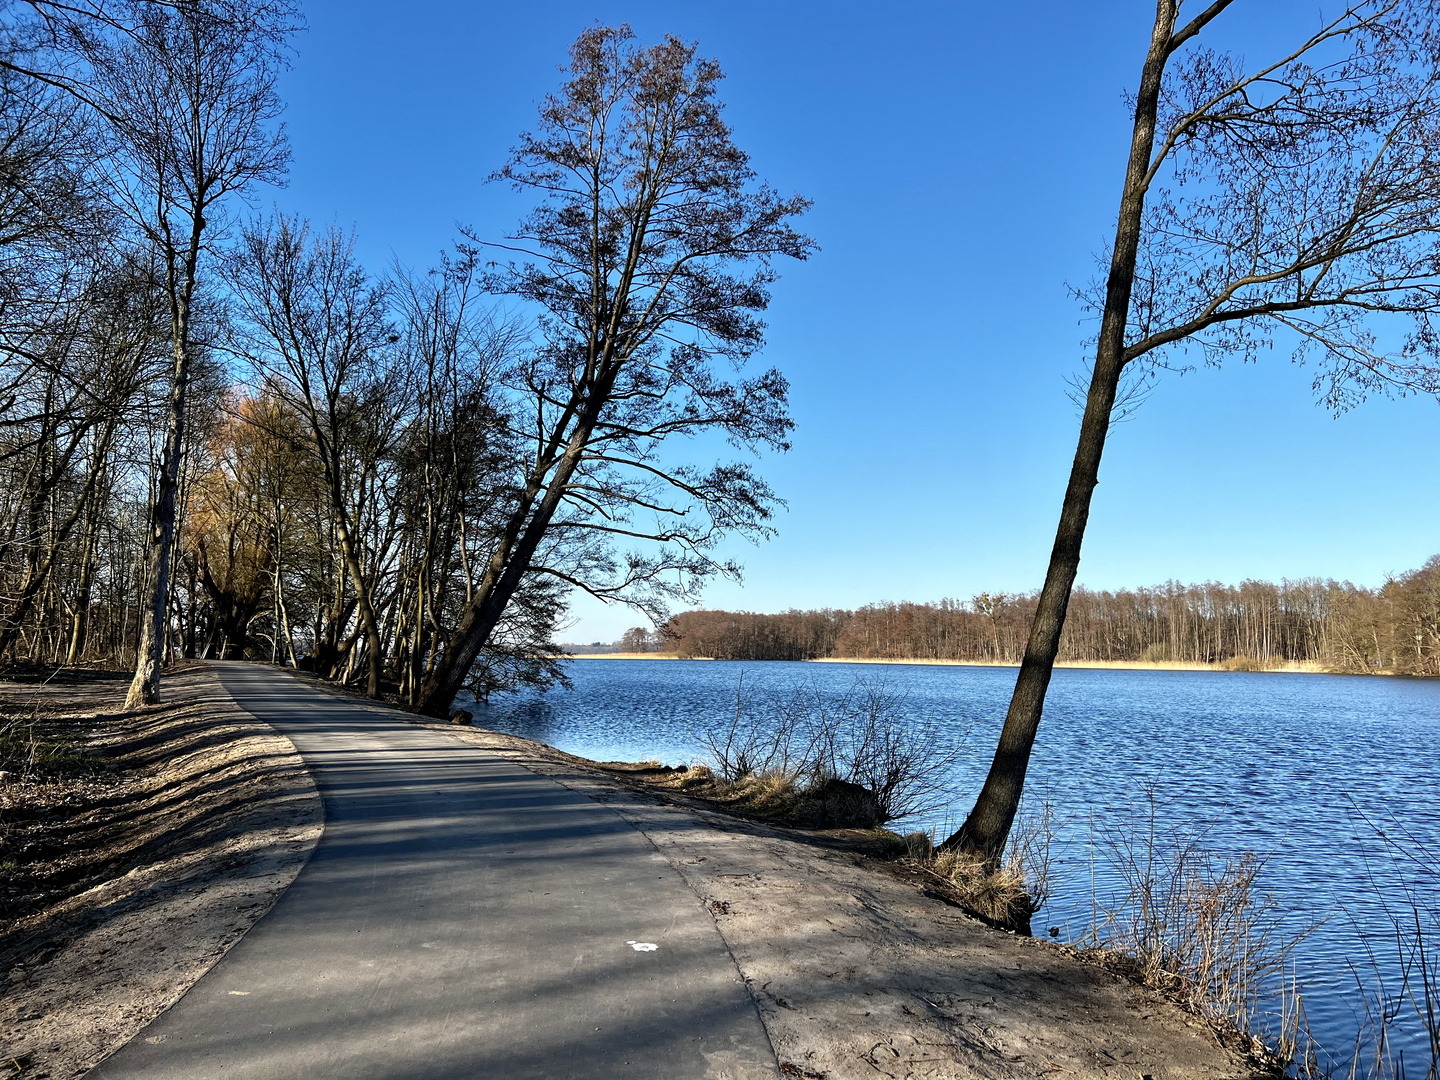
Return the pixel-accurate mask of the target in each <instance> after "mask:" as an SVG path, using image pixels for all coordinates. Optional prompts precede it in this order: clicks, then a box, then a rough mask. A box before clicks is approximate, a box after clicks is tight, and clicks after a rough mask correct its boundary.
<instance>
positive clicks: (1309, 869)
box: [474, 660, 1440, 1057]
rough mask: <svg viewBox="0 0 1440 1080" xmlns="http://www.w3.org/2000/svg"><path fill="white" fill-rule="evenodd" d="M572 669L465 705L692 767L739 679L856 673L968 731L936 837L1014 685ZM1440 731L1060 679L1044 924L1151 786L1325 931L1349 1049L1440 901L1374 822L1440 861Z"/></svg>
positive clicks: (1295, 697) (769, 683)
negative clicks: (1105, 828) (1362, 1012)
mask: <svg viewBox="0 0 1440 1080" xmlns="http://www.w3.org/2000/svg"><path fill="white" fill-rule="evenodd" d="M569 670H570V674H571V676H572V678H573V680H574V684H575V688H574V690H573V691H568V692H567V691H563V690H561V691H552V692H551V693H550V694H547V695H544V696H539V695H529V694H527V695H520V696H517V697H514V698H508V699H500V698H497V699H496V700H495V701H493V702H491V703H489V704H481V705H476V706H474V709H475V721H476V723H478V724H482V725H484V726H486V727H490V728H492V729H495V730H499V731H505V732H509V733H512V734H515V735H522V736H524V737H526V738H530V739H535V740H536V741H539V742H544V743H548V744H549V745H552V746H555V747H558V748H559V749H561V750H565V751H568V752H570V753H573V754H579V755H581V756H583V757H588V758H593V759H597V760H602V761H604V760H630V761H634V760H640V759H645V758H659V759H660V760H662V761H666V762H670V763H681V762H688V761H691V760H695V759H698V758H699V757H700V749H699V744H698V741H697V739H696V732H697V731H698V730H701V729H703V728H706V727H710V726H714V725H718V724H720V723H722V722H724V721H725V720H726V718H727V717H728V715H730V714H731V713H732V712H733V710H734V703H735V689H736V685H737V682H738V681H739V680H740V679H741V677H742V674H743V677H744V679H745V682H746V683H747V684H754V685H758V687H759V688H760V689H761V690H762V692H765V691H768V692H772V693H784V692H786V691H788V690H793V689H794V688H797V687H801V686H806V687H809V688H811V689H812V690H813V691H814V692H816V693H819V694H821V695H831V696H834V697H839V696H840V695H842V694H844V693H845V692H846V691H847V690H849V689H850V688H851V687H852V686H853V685H854V682H855V680H856V679H857V677H858V678H864V679H868V680H873V681H879V682H882V683H883V684H884V685H885V686H886V688H887V690H889V691H890V692H892V693H894V694H897V695H903V697H904V701H905V706H904V707H905V709H906V710H907V712H908V714H909V715H911V716H914V717H915V718H916V719H917V720H924V721H929V722H936V723H939V724H942V725H943V726H944V727H945V728H947V729H948V730H950V731H952V732H954V733H956V734H957V735H961V734H965V735H966V737H965V743H966V745H967V747H968V748H969V751H970V752H969V753H967V754H965V755H962V759H961V761H960V762H959V763H958V764H957V766H956V769H955V774H954V778H953V784H952V790H953V792H954V798H953V800H952V802H951V804H950V805H949V807H948V808H947V809H945V810H942V811H938V812H936V813H934V814H932V815H929V816H927V817H924V818H921V819H918V820H915V821H912V822H906V823H904V824H905V825H906V827H912V828H913V827H919V828H930V829H935V830H936V831H938V832H940V833H941V834H942V835H943V834H945V833H947V832H948V831H949V830H950V829H951V828H952V827H953V826H954V825H955V824H957V823H958V819H959V818H960V817H961V816H963V814H964V813H965V812H966V811H967V810H968V809H969V806H970V803H971V802H972V801H973V799H974V796H975V793H976V791H977V790H978V789H979V785H980V783H981V781H982V780H983V779H984V774H985V770H986V768H988V766H989V758H990V753H991V752H992V750H993V747H994V745H995V738H996V736H997V735H998V732H999V723H1000V720H1001V719H1002V718H1003V716H1004V711H1005V706H1006V704H1007V703H1008V700H1009V694H1010V690H1011V688H1012V686H1013V683H1014V671H1013V669H1006V668H980V667H919V666H913V667H912V666H886V665H872V664H859V665H850V664H844V665H842V664H789V663H768V664H751V665H742V664H738V663H725V662H715V661H661V660H654V661H647V660H637V661H626V660H578V661H575V662H573V663H572V664H571V665H570V669H569ZM966 733H968V734H966ZM1437 735H1440V683H1436V682H1429V681H1419V680H1406V679H1382V678H1364V677H1343V676H1317V675H1286V674H1261V673H1223V674H1217V673H1210V672H1179V671H1084V670H1075V669H1062V670H1059V671H1057V672H1056V673H1055V678H1054V682H1053V683H1052V686H1051V690H1050V696H1049V701H1048V703H1047V705H1046V710H1045V720H1044V723H1043V724H1042V726H1041V729H1040V738H1039V741H1038V743H1037V745H1036V748H1035V756H1034V759H1033V761H1032V765H1031V770H1030V777H1029V781H1028V785H1029V790H1030V791H1031V792H1032V794H1033V793H1043V794H1044V795H1045V796H1046V797H1047V798H1048V799H1049V800H1050V802H1051V803H1052V805H1053V807H1054V809H1055V812H1056V814H1057V815H1058V818H1059V826H1058V836H1057V840H1058V844H1057V846H1056V850H1055V856H1054V867H1053V869H1054V870H1055V872H1056V873H1055V877H1056V881H1055V893H1054V896H1053V897H1052V899H1051V903H1050V905H1049V908H1048V909H1047V910H1046V911H1045V912H1043V913H1041V914H1040V915H1039V916H1037V918H1036V921H1035V925H1036V926H1037V927H1043V926H1048V925H1051V924H1056V925H1060V926H1068V927H1070V929H1071V930H1072V932H1076V933H1078V931H1079V928H1080V927H1083V926H1084V925H1086V924H1087V923H1088V921H1089V919H1090V916H1091V911H1092V908H1091V877H1090V874H1091V843H1092V822H1093V823H1094V824H1095V826H1101V825H1103V824H1104V823H1113V822H1115V821H1116V820H1117V819H1118V818H1119V817H1121V816H1123V815H1125V814H1127V813H1129V812H1130V811H1131V810H1132V808H1134V807H1136V805H1137V803H1138V802H1139V801H1142V800H1143V796H1144V791H1145V789H1146V787H1147V786H1153V787H1154V789H1155V790H1156V791H1157V793H1158V796H1159V799H1160V805H1161V809H1160V814H1161V818H1162V820H1161V822H1160V824H1161V825H1162V826H1174V827H1197V826H1204V827H1206V828H1207V829H1208V834H1207V843H1208V844H1209V845H1210V846H1211V847H1213V848H1214V849H1216V850H1217V851H1218V852H1219V853H1220V854H1221V855H1222V856H1226V855H1231V856H1233V855H1238V854H1240V853H1241V852H1243V851H1246V850H1254V851H1256V852H1259V853H1261V854H1262V855H1266V856H1268V859H1269V861H1268V863H1267V864H1266V867H1265V870H1264V872H1263V877H1262V885H1263V887H1264V888H1265V889H1266V890H1268V891H1271V892H1273V893H1274V894H1275V896H1276V898H1277V900H1279V901H1280V903H1281V905H1282V907H1283V908H1284V909H1285V910H1286V912H1287V919H1288V920H1289V923H1290V925H1292V926H1295V927H1300V926H1303V925H1310V924H1313V923H1315V922H1317V921H1319V920H1322V919H1328V921H1327V922H1325V923H1324V925H1322V926H1321V927H1320V928H1319V929H1318V930H1317V931H1315V933H1313V934H1312V935H1311V936H1310V937H1309V938H1308V939H1307V940H1306V941H1305V942H1303V943H1302V945H1301V947H1300V950H1299V952H1298V954H1297V964H1298V965H1299V969H1300V974H1301V978H1302V983H1303V985H1304V986H1305V988H1306V990H1307V993H1306V1008H1307V1013H1308V1016H1309V1020H1310V1023H1311V1027H1312V1029H1313V1030H1314V1031H1315V1033H1316V1035H1317V1036H1318V1037H1320V1039H1321V1041H1322V1042H1323V1043H1325V1044H1326V1045H1329V1046H1332V1047H1340V1048H1343V1047H1345V1046H1347V1045H1348V1044H1349V1042H1350V1041H1351V1040H1352V1039H1353V1036H1354V1032H1355V1030H1356V1024H1357V1019H1356V1014H1357V1011H1358V1010H1359V1009H1360V1007H1361V1002H1360V1000H1359V996H1360V995H1359V993H1358V992H1357V990H1356V989H1355V978H1354V975H1353V974H1352V973H1351V970H1350V967H1349V964H1350V963H1351V962H1352V961H1354V962H1356V963H1363V962H1364V961H1363V957H1362V952H1363V946H1364V944H1365V943H1366V942H1368V943H1369V944H1370V945H1371V946H1372V947H1373V948H1375V949H1376V951H1377V958H1378V959H1379V960H1380V961H1381V962H1382V963H1389V962H1390V954H1389V953H1386V952H1384V951H1383V950H1384V949H1385V948H1386V944H1387V942H1386V935H1387V933H1391V934H1392V935H1393V931H1390V929H1389V928H1390V923H1389V921H1388V916H1387V913H1386V909H1385V904H1386V903H1387V902H1390V903H1392V904H1393V902H1394V900H1395V898H1396V897H1397V896H1399V895H1400V894H1401V891H1402V890H1403V889H1406V888H1409V889H1414V890H1417V891H1418V892H1419V894H1420V895H1421V896H1423V897H1426V898H1428V899H1431V900H1432V901H1433V900H1434V896H1435V889H1436V878H1435V876H1434V873H1435V867H1434V866H1432V865H1429V864H1426V863H1423V862H1417V861H1414V860H1411V859H1408V858H1406V857H1405V856H1404V855H1402V854H1399V853H1397V852H1396V851H1395V850H1393V849H1392V848H1391V847H1389V846H1388V845H1387V844H1386V843H1385V841H1384V840H1383V839H1381V838H1380V837H1377V836H1376V828H1377V827H1378V828H1379V829H1381V830H1388V831H1391V832H1394V833H1396V834H1397V835H1399V834H1402V833H1403V834H1405V835H1406V837H1407V838H1406V840H1405V844H1406V846H1407V848H1410V849H1411V850H1414V849H1415V845H1416V844H1417V843H1418V844H1419V845H1422V846H1423V847H1425V848H1428V851H1429V853H1430V854H1431V855H1432V856H1433V855H1436V854H1440V791H1437V782H1436V778H1437V776H1440V740H1437ZM1106 888H1113V883H1111V882H1109V881H1107V880H1106V879H1105V877H1104V875H1103V874H1102V875H1101V878H1100V880H1099V882H1098V884H1097V890H1098V891H1100V892H1101V893H1102V895H1103V892H1104V890H1105V889H1106ZM1042 920H1044V921H1042ZM1389 947H1390V948H1391V950H1392V951H1393V940H1392V941H1390V942H1389ZM1411 1037H1415V1033H1411ZM1409 1056H1410V1055H1409V1054H1407V1057H1409Z"/></svg>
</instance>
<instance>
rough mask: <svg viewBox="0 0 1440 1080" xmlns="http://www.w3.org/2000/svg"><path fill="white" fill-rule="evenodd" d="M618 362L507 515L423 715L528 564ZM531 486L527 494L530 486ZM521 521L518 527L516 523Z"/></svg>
mask: <svg viewBox="0 0 1440 1080" xmlns="http://www.w3.org/2000/svg"><path fill="white" fill-rule="evenodd" d="M620 366H621V364H620V362H617V361H611V362H610V363H608V364H606V365H605V366H604V367H603V368H602V369H601V372H600V375H599V377H598V378H597V380H596V383H595V385H594V386H593V388H592V389H591V391H590V393H589V395H588V397H587V399H586V401H585V405H584V407H583V409H582V410H581V411H580V415H579V417H578V419H577V422H576V425H575V430H574V431H573V432H572V433H571V436H570V438H569V439H568V440H567V441H566V444H565V452H564V453H563V454H562V455H561V456H560V460H559V461H558V462H557V463H556V466H555V472H554V474H553V475H552V476H551V477H550V481H549V483H548V484H546V485H545V487H544V494H543V495H542V496H541V498H540V500H539V502H538V504H536V505H535V506H534V509H533V510H532V511H530V512H529V514H528V520H525V521H523V522H521V521H517V519H516V518H512V519H511V520H512V526H511V529H512V531H511V535H512V536H515V537H516V540H515V543H514V544H513V546H511V547H509V549H508V550H507V549H506V547H504V546H502V547H501V548H500V549H498V550H497V551H496V553H495V556H494V558H493V560H492V561H491V565H490V566H489V568H487V570H486V572H485V577H484V579H483V581H482V583H481V587H480V588H479V589H478V590H477V591H476V593H475V595H474V597H473V598H472V599H471V601H470V602H469V603H468V604H467V605H466V607H465V617H464V619H463V620H462V621H461V623H460V627H459V629H458V630H457V631H456V632H455V636H454V638H453V639H452V640H451V642H450V643H449V645H448V646H447V648H446V649H445V655H444V657H443V658H442V659H441V660H440V662H439V663H437V664H436V665H435V667H434V668H433V669H432V670H431V672H430V674H429V675H428V676H427V677H426V679H425V684H424V685H423V686H422V687H421V689H420V700H419V701H418V702H417V703H416V705H415V711H416V712H418V713H421V714H422V715H425V716H435V717H444V716H446V715H447V714H448V713H449V711H450V705H451V703H452V702H453V701H454V700H455V695H456V694H458V693H459V692H460V690H461V688H462V687H464V685H465V680H466V678H468V677H469V674H470V668H471V666H472V665H473V664H474V663H475V658H476V657H477V656H479V655H480V650H481V649H483V648H484V647H485V645H486V643H487V642H489V640H490V635H491V634H493V633H494V632H495V627H496V626H497V625H498V624H499V622H500V619H501V617H502V616H503V615H504V614H505V607H506V605H507V604H509V603H510V599H511V597H513V596H514V595H515V592H516V590H518V589H519V588H520V582H521V581H522V580H523V579H524V577H525V574H526V573H528V572H529V570H530V560H531V559H532V558H534V556H535V552H536V550H537V549H538V548H539V546H540V541H541V540H542V539H543V538H544V536H545V531H546V530H547V529H548V528H549V527H550V520H551V519H552V518H553V517H554V516H555V513H556V511H557V510H559V508H560V501H561V499H563V498H564V496H565V489H566V485H568V484H569V483H570V478H571V477H572V476H573V475H574V473H575V469H576V468H577V467H578V466H579V464H580V457H581V455H582V454H583V453H584V452H585V448H586V446H587V445H589V442H590V436H591V435H592V433H593V432H594V430H595V425H596V424H597V423H598V422H599V419H600V409H601V407H602V405H603V404H604V402H605V401H606V400H608V398H609V395H610V391H611V388H612V387H613V386H614V385H615V380H616V378H617V377H618V376H619V373H620ZM538 487H539V484H538V482H537V483H536V485H535V488H532V489H531V492H532V494H531V495H530V497H531V498H533V497H534V492H535V490H536V488H538ZM526 509H527V508H526V507H525V506H524V505H523V504H522V506H521V507H520V508H519V509H517V511H516V515H517V517H519V518H523V517H525V516H526ZM518 526H523V527H518Z"/></svg>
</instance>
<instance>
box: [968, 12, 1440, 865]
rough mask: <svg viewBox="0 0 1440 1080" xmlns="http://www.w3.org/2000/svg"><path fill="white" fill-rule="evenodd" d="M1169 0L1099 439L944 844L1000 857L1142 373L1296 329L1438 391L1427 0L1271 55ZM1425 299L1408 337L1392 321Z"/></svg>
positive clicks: (1124, 232) (1108, 354)
mask: <svg viewBox="0 0 1440 1080" xmlns="http://www.w3.org/2000/svg"><path fill="white" fill-rule="evenodd" d="M1232 2H1233V0H1215V2H1214V3H1211V4H1209V5H1208V6H1206V7H1205V8H1204V9H1203V10H1201V11H1199V12H1198V13H1196V14H1195V15H1194V17H1193V18H1190V19H1189V20H1188V21H1185V20H1182V18H1181V4H1180V3H1179V2H1177V0H1158V2H1157V4H1156V14H1155V23H1154V27H1153V30H1152V32H1151V36H1150V45H1149V49H1148V51H1147V53H1146V56H1145V62H1144V64H1143V66H1142V68H1141V74H1140V85H1139V89H1138V92H1137V93H1136V95H1135V98H1134V101H1133V107H1134V131H1133V134H1132V137H1131V143H1130V152H1129V160H1128V163H1127V167H1126V173H1125V182H1124V186H1123V188H1122V191H1121V197H1120V207H1119V214H1118V220H1117V223H1116V230H1115V241H1114V246H1113V248H1112V249H1111V251H1110V253H1109V255H1108V260H1107V262H1108V266H1107V268H1106V270H1105V273H1104V278H1103V285H1098V286H1097V287H1096V288H1095V289H1094V290H1093V293H1092V296H1091V303H1092V304H1093V306H1094V308H1095V310H1096V311H1098V313H1099V333H1098V338H1097V340H1096V343H1095V352H1094V361H1093V364H1092V365H1091V373H1090V374H1091V378H1090V383H1089V390H1088V393H1087V395H1086V399H1085V410H1084V416H1083V419H1082V421H1081V428H1080V439H1079V444H1078V446H1077V449H1076V452H1075V460H1074V464H1073V465H1072V467H1071V472H1070V481H1069V485H1068V486H1067V488H1066V491H1065V498H1064V502H1063V504H1062V507H1061V512H1060V524H1059V528H1058V530H1057V532H1056V538H1055V546H1054V549H1053V551H1052V553H1051V556H1050V565H1049V569H1048V571H1047V573H1046V577H1045V583H1044V586H1043V588H1042V590H1041V592H1040V596H1039V600H1038V603H1037V607H1036V612H1035V618H1034V621H1033V623H1032V625H1031V629H1030V636H1029V640H1028V642H1027V645H1026V649H1025V655H1024V658H1023V660H1022V661H1021V667H1020V673H1019V676H1018V678H1017V680H1016V685H1015V692H1014V696H1013V697H1012V699H1011V702H1010V708H1009V711H1008V713H1007V714H1006V717H1005V725H1004V728H1003V730H1002V732H1001V735H1000V741H999V746H998V748H997V749H996V752H995V758H994V761H993V763H992V765H991V768H990V773H989V775H988V777H987V778H986V781H985V785H984V787H983V789H982V791H981V793H980V796H979V798H978V799H977V801H976V803H975V807H974V809H973V810H972V811H971V813H970V815H969V817H968V818H967V819H966V821H965V823H964V824H963V825H962V826H961V828H960V829H959V830H958V831H957V832H956V833H955V835H954V836H952V837H950V838H949V839H948V840H947V841H946V842H945V846H947V847H950V848H958V849H963V850H966V851H969V852H972V853H975V854H977V855H979V856H981V857H983V858H985V859H987V860H989V861H992V862H993V861H998V860H999V858H1000V855H1001V851H1002V849H1003V848H1004V844H1005V840H1006V837H1007V836H1008V834H1009V831H1010V827H1011V824H1012V823H1013V821H1014V817H1015V813H1016V810H1017V807H1018V805H1019V801H1020V795H1021V791H1022V789H1023V786H1024V781H1025V772H1026V768H1027V766H1028V763H1029V759H1030V754H1031V750H1032V748H1033V747H1034V743H1035V736H1036V732H1037V730H1038V728H1039V724H1040V717H1041V711H1042V709H1043V707H1044V703H1045V693H1046V690H1047V688H1048V686H1049V683H1050V675H1051V672H1052V669H1053V667H1054V662H1055V658H1056V654H1057V651H1058V649H1059V646H1060V635H1061V631H1062V629H1063V627H1064V623H1065V614H1066V609H1067V606H1068V604H1069V600H1070V594H1071V590H1072V588H1073V586H1074V582H1075V575H1076V571H1077V569H1078V568H1079V563H1080V546H1081V541H1082V539H1083V537H1084V534H1085V524H1086V521H1087V519H1088V517H1089V513H1090V500H1091V496H1092V494H1093V492H1094V489H1095V485H1096V483H1097V480H1098V476H1099V470H1100V458H1101V453H1102V451H1103V450H1104V446H1105V439H1106V435H1107V433H1108V431H1109V428H1110V425H1111V422H1112V419H1113V416H1114V412H1115V408H1116V401H1117V394H1118V393H1119V391H1120V389H1121V387H1122V380H1123V379H1124V378H1125V377H1126V374H1127V372H1130V373H1132V374H1133V373H1134V372H1137V371H1141V372H1143V371H1144V370H1145V368H1146V367H1147V366H1148V367H1152V368H1153V367H1160V366H1182V365H1183V364H1184V362H1185V361H1184V359H1183V356H1184V351H1185V350H1186V349H1187V348H1188V349H1191V350H1194V351H1195V352H1196V353H1198V354H1199V355H1200V356H1201V357H1202V358H1203V359H1204V360H1206V361H1208V362H1217V361H1218V360H1219V359H1220V358H1221V357H1223V356H1229V355H1235V354H1239V355H1242V356H1244V357H1246V358H1251V357H1253V356H1254V355H1255V354H1256V353H1257V351H1258V350H1259V349H1261V348H1262V347H1266V346H1268V345H1269V344H1270V343H1271V342H1272V340H1274V339H1275V338H1276V337H1277V336H1278V335H1281V334H1284V335H1286V336H1287V339H1289V338H1293V339H1294V340H1295V341H1297V342H1298V344H1297V347H1296V354H1297V357H1298V358H1301V359H1307V358H1308V359H1310V360H1311V361H1313V362H1314V363H1315V364H1316V370H1317V374H1316V376H1315V387H1316V390H1317V392H1319V393H1321V394H1322V395H1323V396H1324V398H1325V400H1326V401H1327V402H1328V403H1329V404H1331V405H1332V406H1334V407H1337V408H1343V407H1346V406H1348V405H1349V404H1351V403H1353V402H1354V401H1356V400H1359V399H1360V398H1363V397H1364V396H1365V394H1367V393H1371V392H1377V391H1385V390H1386V389H1388V388H1391V387H1398V388H1402V389H1404V390H1410V389H1416V390H1419V391H1422V392H1425V393H1434V392H1436V391H1437V390H1440V368H1437V366H1436V365H1435V363H1434V360H1433V358H1434V356H1435V352H1436V346H1437V344H1440V340H1437V335H1436V328H1435V326H1434V325H1433V320H1434V319H1435V317H1436V315H1437V313H1440V139H1437V134H1440V132H1437V122H1440V36H1437V28H1436V26H1435V20H1434V14H1435V8H1434V5H1433V4H1432V3H1430V2H1429V0H1370V2H1366V3H1360V4H1355V5H1353V6H1350V7H1347V8H1346V9H1345V10H1343V11H1341V12H1340V13H1339V14H1338V15H1335V16H1334V17H1332V18H1328V19H1325V20H1323V21H1322V23H1321V24H1320V25H1319V26H1318V28H1317V29H1316V30H1315V31H1314V32H1313V33H1309V34H1306V35H1304V36H1303V37H1301V38H1300V39H1299V40H1298V41H1297V44H1296V45H1295V47H1294V48H1293V49H1292V50H1291V51H1289V52H1288V53H1286V54H1285V55H1282V56H1279V57H1277V58H1276V59H1274V60H1273V61H1271V62H1268V63H1263V64H1260V65H1258V66H1255V67H1248V66H1247V65H1246V63H1245V61H1244V60H1243V59H1241V58H1239V57H1236V56H1231V55H1228V54H1222V53H1217V52H1215V51H1213V50H1210V49H1207V48H1203V47H1201V46H1200V44H1199V42H1198V39H1199V38H1200V36H1201V34H1202V32H1203V31H1205V30H1206V28H1207V27H1209V26H1210V24H1211V23H1212V22H1213V21H1214V20H1215V19H1216V18H1217V17H1219V16H1220V15H1221V14H1222V13H1223V12H1224V11H1225V9H1226V8H1228V7H1229V6H1230V4H1231V3H1232ZM1390 317H1406V318H1408V319H1409V320H1410V321H1409V326H1410V329H1409V332H1408V333H1407V334H1404V335H1401V337H1403V341H1402V343H1401V344H1400V345H1399V346H1398V347H1394V348H1387V347H1386V346H1385V345H1384V344H1382V343H1384V342H1387V341H1390V340H1392V339H1391V338H1390V337H1389V336H1388V335H1387V333H1386V332H1385V331H1386V330H1387V329H1388V327H1386V326H1385V325H1384V324H1387V323H1388V322H1389V320H1390Z"/></svg>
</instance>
